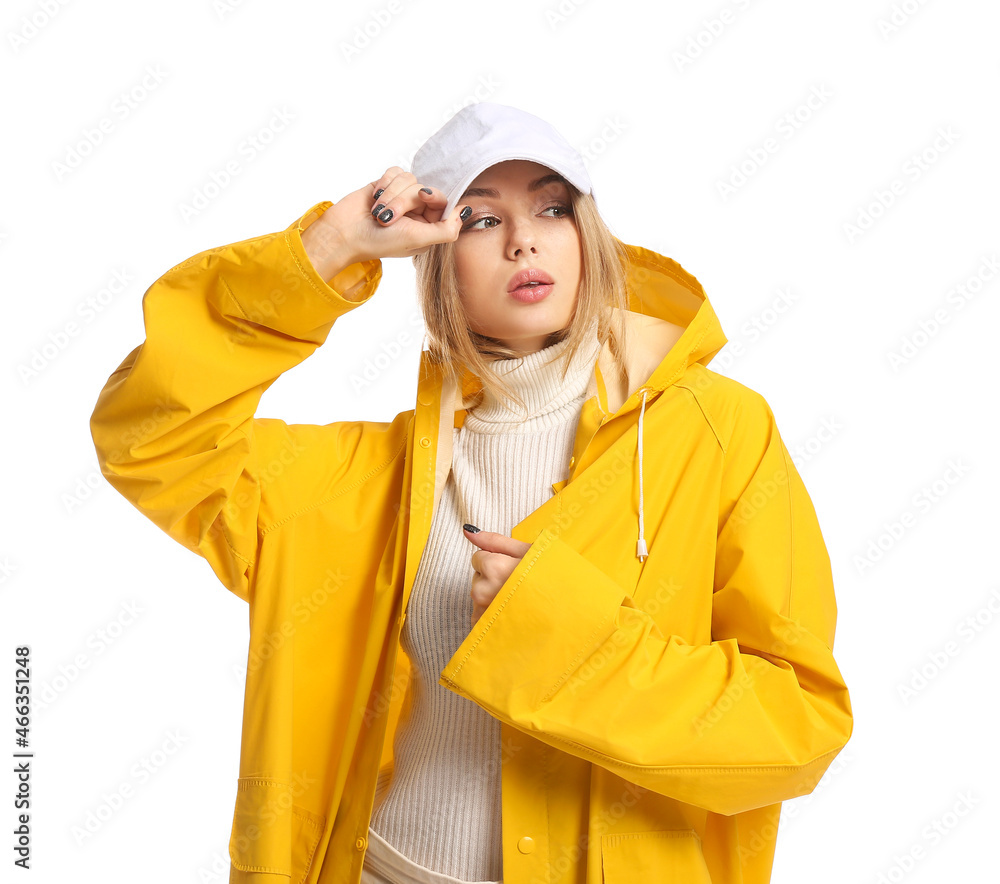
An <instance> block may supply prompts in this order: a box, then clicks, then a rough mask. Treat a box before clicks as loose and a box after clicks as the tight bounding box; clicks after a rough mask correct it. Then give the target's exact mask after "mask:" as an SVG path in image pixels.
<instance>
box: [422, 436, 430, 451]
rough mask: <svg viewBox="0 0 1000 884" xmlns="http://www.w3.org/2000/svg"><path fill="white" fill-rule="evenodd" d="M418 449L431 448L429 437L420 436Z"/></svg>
mask: <svg viewBox="0 0 1000 884" xmlns="http://www.w3.org/2000/svg"><path fill="white" fill-rule="evenodd" d="M420 447H421V448H430V447H431V437H430V436H421V437H420Z"/></svg>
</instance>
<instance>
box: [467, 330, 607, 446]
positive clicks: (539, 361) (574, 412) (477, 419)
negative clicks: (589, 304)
mask: <svg viewBox="0 0 1000 884" xmlns="http://www.w3.org/2000/svg"><path fill="white" fill-rule="evenodd" d="M568 345H569V339H568V338H564V339H563V340H561V341H559V342H558V343H556V344H551V345H550V346H548V347H544V348H543V349H541V350H537V351H535V352H534V353H529V354H528V355H527V356H523V357H521V358H519V359H494V360H491V362H490V365H491V367H492V368H493V369H494V370H495V371H496V372H497V374H498V375H499V376H500V378H501V379H502V380H503V382H504V383H505V384H506V385H507V386H508V387H510V388H511V389H512V390H513V391H514V392H515V393H516V394H517V395H518V396H519V397H520V398H521V399H522V400H523V401H524V403H525V406H526V408H527V411H524V410H523V409H521V408H520V406H518V405H517V404H516V403H514V402H509V401H508V400H506V399H504V400H501V399H498V398H496V397H494V396H493V395H491V394H490V392H489V391H488V390H486V389H485V388H484V389H483V393H482V395H483V398H482V400H481V401H480V402H479V403H478V404H477V405H475V406H474V407H473V408H472V409H470V410H469V412H468V413H467V414H466V416H465V421H464V424H463V427H464V429H466V430H470V431H471V432H473V433H533V432H537V431H539V430H543V429H546V428H548V427H553V426H556V425H558V424H561V423H563V422H565V421H567V420H569V419H570V418H573V417H576V416H578V415H579V412H580V408H581V407H582V405H583V401H584V396H585V394H586V391H587V386H588V384H589V383H590V378H591V376H592V374H593V371H594V363H595V362H596V361H597V357H598V355H599V353H600V345H599V341H598V338H597V322H596V321H595V322H594V323H593V324H592V325H591V327H590V329H589V332H588V335H587V337H586V339H585V340H584V342H583V344H582V345H581V346H580V348H579V349H578V350H577V352H576V354H575V356H574V358H573V361H572V363H571V364H570V366H569V369H568V371H567V372H566V377H565V379H564V378H562V370H563V365H564V364H565V362H566V354H567V353H568V351H569V346H568Z"/></svg>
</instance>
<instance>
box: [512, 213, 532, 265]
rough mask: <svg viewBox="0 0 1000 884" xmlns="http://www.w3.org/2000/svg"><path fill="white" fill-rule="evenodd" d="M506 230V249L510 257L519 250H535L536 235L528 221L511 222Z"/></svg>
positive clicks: (515, 254)
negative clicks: (507, 232)
mask: <svg viewBox="0 0 1000 884" xmlns="http://www.w3.org/2000/svg"><path fill="white" fill-rule="evenodd" d="M508 230H509V237H508V240H507V251H508V252H509V253H510V255H511V257H516V256H517V255H518V254H520V253H521V252H534V251H535V242H536V239H537V237H536V236H535V230H534V228H533V227H532V225H531V223H530V222H526V221H521V222H512V223H511V225H510V227H509V228H508Z"/></svg>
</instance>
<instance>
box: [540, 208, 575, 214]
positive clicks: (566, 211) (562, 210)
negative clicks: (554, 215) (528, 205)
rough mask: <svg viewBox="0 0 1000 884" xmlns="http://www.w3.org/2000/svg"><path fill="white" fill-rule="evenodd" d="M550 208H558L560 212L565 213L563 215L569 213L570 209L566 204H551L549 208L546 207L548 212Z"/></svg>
mask: <svg viewBox="0 0 1000 884" xmlns="http://www.w3.org/2000/svg"><path fill="white" fill-rule="evenodd" d="M549 209H558V210H559V211H560V212H562V213H563V215H568V214H569V209H568V208H567V207H566V206H549V208H548V209H545V211H546V212H548V211H549Z"/></svg>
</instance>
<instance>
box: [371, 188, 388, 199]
mask: <svg viewBox="0 0 1000 884" xmlns="http://www.w3.org/2000/svg"><path fill="white" fill-rule="evenodd" d="M383 193H385V188H384V187H380V188H379V189H378V190H376V191H375V196H373V197H372V199H373V200H377V199H378V198H379V197H380V196H382V194H383Z"/></svg>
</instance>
